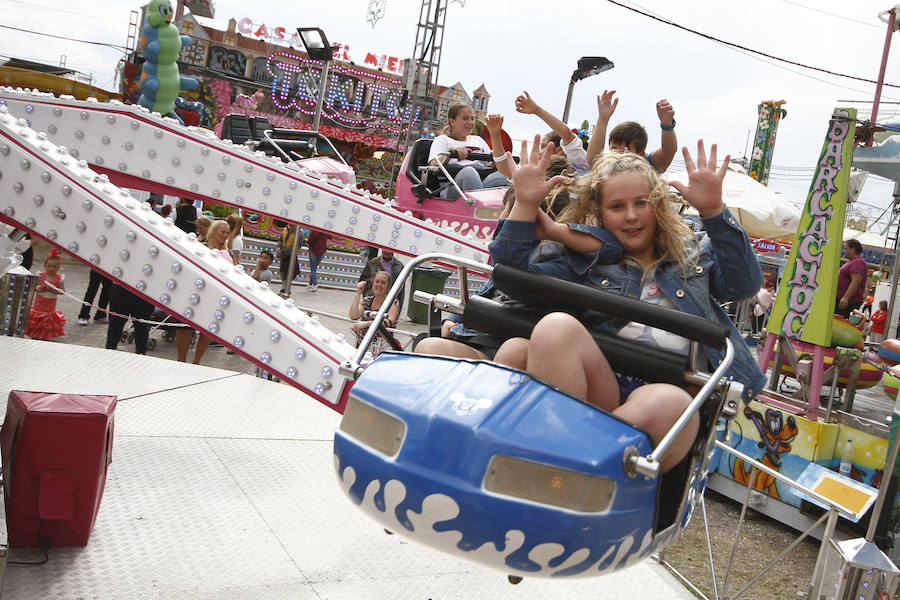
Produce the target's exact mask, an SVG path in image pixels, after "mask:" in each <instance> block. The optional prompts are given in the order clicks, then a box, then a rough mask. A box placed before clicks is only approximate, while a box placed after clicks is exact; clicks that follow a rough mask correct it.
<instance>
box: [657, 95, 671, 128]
mask: <svg viewBox="0 0 900 600" xmlns="http://www.w3.org/2000/svg"><path fill="white" fill-rule="evenodd" d="M656 116H658V117H659V122H660V124H661V125H665V126H667V127H668V126H669V125H672V124H673V123H674V122H675V109H674V108H672V105H671V104H669V101H668V100H666V99H665V98H663V99H662V100H660V101H659V102H657V103H656Z"/></svg>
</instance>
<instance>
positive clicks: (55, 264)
mask: <svg viewBox="0 0 900 600" xmlns="http://www.w3.org/2000/svg"><path fill="white" fill-rule="evenodd" d="M59 266H60V263H59V252H57V251H56V248H52V249H51V250H50V252H49V253H48V254H47V258H46V259H44V270H43V271H42V272H41V273H39V274H38V284H37V288H36V290H35V291H36V293H35V295H34V304H32V305H31V312H30V313H29V314H28V325H27V326H26V327H25V335H27V336H28V337H30V338H33V339H36V340H52V339H55V338H58V337H62V336H64V335H66V330H65V325H66V318H65V317H64V316H63V314H62V313H61V312H60V311H58V310H56V297H57V296H58V295H60V294H62V293H63V292H64V291H65V289H66V288H65V285H64V284H63V281H64V280H65V278H66V276H65V275H63V274H62V273H60V271H59ZM48 284H49V285H48Z"/></svg>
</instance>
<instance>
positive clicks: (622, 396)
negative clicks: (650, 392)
mask: <svg viewBox="0 0 900 600" xmlns="http://www.w3.org/2000/svg"><path fill="white" fill-rule="evenodd" d="M615 376H616V382H618V384H619V406H622V405H623V404H625V400H627V399H628V395H629V394H631V392H633V391H634V390H636V389H638V388H639V387H641V386H642V385H646V384H647V382H646V381H644V380H643V379H638V378H637V377H631V376H629V375H620V374H618V373H615Z"/></svg>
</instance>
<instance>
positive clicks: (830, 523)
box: [660, 440, 864, 598]
mask: <svg viewBox="0 0 900 600" xmlns="http://www.w3.org/2000/svg"><path fill="white" fill-rule="evenodd" d="M715 444H716V447H717V448H719V449H720V450H722V451H724V452H727V453H728V454H731V455H732V456H734V457H736V458H740V459H741V460H743V461H744V462H745V463H746V464H748V465H750V467H751V471H750V476H749V477H748V479H747V481H748V483H747V497H746V499H745V500H744V504H743V508H742V510H741V516H740V519H739V520H738V526H737V532H736V533H735V540H734V543H733V544H732V547H731V555H730V558H729V561H728V568H727V569H726V572H725V578H724V579H723V583H722V595H723V596H725V591H726V590H727V587H728V578H729V575H730V574H731V567H732V565H733V562H734V556H735V552H736V551H737V547H738V545H739V544H740V542H741V531H742V528H743V525H744V521H745V516H746V512H747V505H748V504H749V501H750V494H751V492H752V491H753V486H752V485H751V482H753V481H755V480H756V473H757V472H758V471H761V472H763V473H765V474H767V475H769V476H771V477H773V478H775V479H777V480H778V481H780V482H782V483H784V484H785V485H788V486H790V487H792V488H794V489H796V490H797V491H799V492H800V493H802V494H804V495H806V496H807V497H809V498H810V499H812V500H814V501H816V502H818V503H820V504H821V505H823V506H827V507H828V509H827V511H826V512H825V513H824V514H823V515H822V516H821V517H819V519H818V520H816V521H815V522H814V523H813V524H812V525H810V526H809V527H808V528H807V529H806V530H805V531H803V532H802V533H801V534H800V535H799V536H798V537H797V538H796V539H795V540H794V542H792V543H791V544H790V545H789V546H788V547H787V548H785V549H784V550H783V551H782V552H781V553H780V554H779V555H778V556H776V557H775V558H774V559H772V561H771V562H769V563H768V564H767V565H766V566H764V567H763V568H762V569H760V571H759V572H758V573H757V574H756V575H755V576H754V577H753V578H752V579H751V580H750V581H748V582H747V583H746V584H744V586H743V587H742V588H741V589H740V590H738V591H737V592H736V593H735V594H733V595H732V596H730V597H731V598H739V597H741V594H743V593H744V592H745V591H746V590H747V589H749V588H750V586H751V585H753V583H755V582H756V581H757V580H758V579H759V578H760V577H761V576H762V575H764V574H765V573H766V572H767V571H768V570H769V569H771V568H772V567H773V566H774V565H775V564H777V562H778V561H779V560H780V559H781V557H783V556H785V555H786V554H787V552H789V551H790V550H791V549H793V548H794V547H796V546H797V544H799V543H800V542H801V541H803V540H804V539H805V538H806V537H807V536H809V535H810V534H811V533H812V532H813V530H815V529H816V528H817V527H819V526H820V525H821V524H822V522H823V521H826V519H827V522H826V524H825V529H824V532H823V535H822V543H821V545H820V548H819V554H818V557H817V559H816V566H815V568H814V569H813V575H812V579H811V581H810V590H814V589H818V587H819V586H820V584H821V580H822V578H823V575H824V573H823V572H822V565H823V561H824V557H825V551H826V549H827V548H828V543H827V542H828V540H830V539H831V538H832V537H833V536H834V532H835V529H836V527H837V519H838V516H839V515H843V516H845V517H846V518H848V519H851V520H858V519H859V518H861V517H862V515H863V514H864V513H857V512H855V511H853V510H851V509H849V508H847V507H845V506H843V505H841V504H839V503H837V502H835V501H833V500H831V499H829V498H826V497H825V496H822V495H821V494H819V493H817V492H815V491H813V490H811V489H810V488H808V487H806V486H804V485H803V484H801V483H798V482H797V481H795V480H793V479H791V478H790V477H788V476H786V475H784V474H783V473H779V472H778V471H776V470H774V469H771V468H769V467H767V466H766V465H764V464H762V463H761V462H759V461H758V460H756V459H754V458H752V457H750V456H748V455H746V454H744V453H743V452H741V451H740V450H736V449H735V448H732V447H731V446H729V445H728V444H726V443H724V442H722V441H719V440H716V442H715ZM707 540H708V541H709V531H708V530H707ZM709 560H710V571H711V572H712V573H715V563H714V561H713V556H712V549H711V546H709ZM660 562H661V563H662V564H664V565H665V566H666V568H668V569H671V570H673V571H674V568H673V567H672V566H671V565H669V564H668V563H665V562H664V561H663V560H661V561H660ZM714 586H715V583H714ZM714 589H715V597H716V598H718V597H719V590H718V589H717V588H714Z"/></svg>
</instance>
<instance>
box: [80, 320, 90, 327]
mask: <svg viewBox="0 0 900 600" xmlns="http://www.w3.org/2000/svg"><path fill="white" fill-rule="evenodd" d="M78 324H79V325H85V326H86V325H87V324H88V320H87V319H78Z"/></svg>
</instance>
